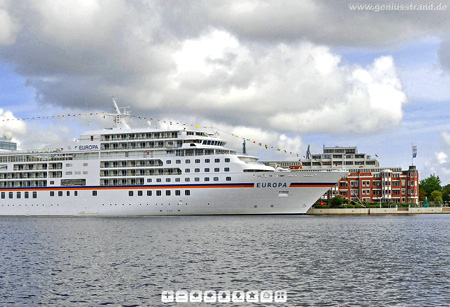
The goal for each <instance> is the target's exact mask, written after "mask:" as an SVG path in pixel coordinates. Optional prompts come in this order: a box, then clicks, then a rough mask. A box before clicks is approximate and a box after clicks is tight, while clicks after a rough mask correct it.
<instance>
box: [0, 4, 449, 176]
mask: <svg viewBox="0 0 450 307" xmlns="http://www.w3.org/2000/svg"><path fill="white" fill-rule="evenodd" d="M386 3H390V4H392V3H394V4H398V6H397V7H396V8H395V7H386V6H383V5H380V4H384V2H374V1H372V2H364V1H352V0H348V1H333V2H331V1H325V0H323V1H317V0H315V1H312V0H311V1H308V0H304V1H291V0H277V1H267V0H255V1H245V0H236V1H222V0H221V1H219V0H204V1H195V0H191V1H170V0H161V1H150V0H148V1H147V0H134V1H124V0H73V1H67V0H39V1H31V0H30V1H28V0H0V134H3V133H4V132H5V131H10V132H12V133H13V134H14V136H15V140H17V141H18V142H19V144H20V147H21V148H22V149H29V148H34V147H36V146H42V145H43V144H48V143H53V142H55V141H59V140H68V139H72V138H75V137H78V135H79V133H80V132H83V131H84V130H90V129H92V128H93V127H95V128H97V127H99V126H101V125H103V124H104V121H102V119H101V118H100V117H99V118H96V117H95V116H94V117H90V116H87V117H85V118H83V117H76V118H71V119H67V117H65V118H64V119H62V118H53V119H49V120H25V121H12V120H7V119H14V118H26V117H34V116H46V115H59V114H68V113H69V114H70V113H76V114H78V113H83V114H84V113H85V112H94V111H95V112H97V111H112V103H111V96H115V97H117V100H118V102H119V104H121V105H126V106H130V107H131V110H132V112H133V114H136V115H141V116H148V117H153V118H160V119H162V120H163V119H164V120H167V121H174V122H180V123H194V124H198V125H202V126H208V127H214V128H215V129H219V130H220V131H222V133H221V136H222V137H223V138H225V139H227V140H228V141H230V144H231V145H232V146H239V143H238V142H237V139H236V138H235V137H233V135H232V134H234V135H239V136H242V137H246V138H249V139H251V140H256V141H257V144H256V145H252V143H251V144H249V145H248V150H249V153H251V154H253V155H257V156H260V157H261V158H262V159H265V160H267V159H276V160H294V159H298V158H297V157H296V156H295V155H290V154H289V152H293V153H299V154H300V157H302V156H303V155H304V153H305V151H306V147H307V146H308V144H310V145H311V149H312V152H313V153H320V152H321V151H322V146H323V145H325V146H358V148H359V151H360V152H364V153H367V154H370V155H372V156H375V155H378V157H379V158H378V159H379V161H380V164H381V165H382V166H386V167H389V166H402V167H404V168H407V167H408V165H410V164H411V146H412V144H413V143H414V145H416V146H418V157H417V159H415V160H414V164H415V165H417V166H418V168H419V171H420V174H421V177H422V178H425V177H427V176H428V175H429V174H432V173H435V174H437V175H439V176H440V177H441V179H442V182H443V183H450V121H449V118H450V116H449V115H450V108H449V102H450V25H449V22H450V3H448V5H447V2H444V1H442V2H434V3H433V2H429V1H416V2H414V1H410V0H408V1H403V2H401V1H398V2H397V1H389V2H386ZM430 3H431V6H430ZM353 4H369V5H371V4H375V5H376V6H374V7H372V8H373V9H370V8H371V7H370V6H368V7H366V8H367V9H365V10H354V9H352V8H354V7H353ZM423 4H426V5H427V6H423ZM377 5H378V6H377ZM407 5H408V6H407ZM360 8H361V7H360ZM400 8H401V9H400ZM136 124H138V123H136ZM140 124H142V123H140ZM153 125H156V123H154V124H153ZM239 142H240V141H239ZM259 142H261V143H262V144H269V145H273V146H274V147H275V148H276V147H279V148H282V149H286V150H287V154H285V153H284V152H283V151H281V152H277V151H276V150H270V148H269V150H266V149H264V148H263V147H264V146H262V147H260V146H258V143H259ZM236 149H238V148H236Z"/></svg>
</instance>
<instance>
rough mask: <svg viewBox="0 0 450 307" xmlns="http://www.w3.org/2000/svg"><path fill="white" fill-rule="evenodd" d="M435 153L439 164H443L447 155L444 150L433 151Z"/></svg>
mask: <svg viewBox="0 0 450 307" xmlns="http://www.w3.org/2000/svg"><path fill="white" fill-rule="evenodd" d="M435 155H436V160H437V162H438V163H439V164H444V163H446V162H447V158H448V155H447V154H446V153H445V152H442V151H441V152H438V153H435Z"/></svg>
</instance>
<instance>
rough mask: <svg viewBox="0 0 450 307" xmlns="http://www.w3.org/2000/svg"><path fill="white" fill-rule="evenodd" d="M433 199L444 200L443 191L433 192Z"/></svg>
mask: <svg viewBox="0 0 450 307" xmlns="http://www.w3.org/2000/svg"><path fill="white" fill-rule="evenodd" d="M431 200H432V201H438V202H441V201H442V192H440V191H433V192H431Z"/></svg>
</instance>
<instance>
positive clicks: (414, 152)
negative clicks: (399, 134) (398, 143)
mask: <svg viewBox="0 0 450 307" xmlns="http://www.w3.org/2000/svg"><path fill="white" fill-rule="evenodd" d="M412 157H413V159H414V158H416V157H417V146H413V147H412Z"/></svg>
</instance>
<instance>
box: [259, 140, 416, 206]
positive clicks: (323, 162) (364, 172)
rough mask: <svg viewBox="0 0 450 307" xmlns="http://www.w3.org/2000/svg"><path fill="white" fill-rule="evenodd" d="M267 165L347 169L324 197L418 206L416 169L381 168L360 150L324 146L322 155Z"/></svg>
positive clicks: (307, 168) (304, 168) (411, 167)
mask: <svg viewBox="0 0 450 307" xmlns="http://www.w3.org/2000/svg"><path fill="white" fill-rule="evenodd" d="M264 163H265V164H267V165H272V166H280V167H289V168H291V169H292V170H297V169H299V170H300V169H303V170H316V169H317V170H320V169H346V170H348V171H349V174H348V175H347V177H345V178H342V179H341V180H340V181H339V182H338V184H337V185H336V186H334V187H333V188H331V189H330V191H329V192H328V193H327V194H325V195H324V196H323V198H325V199H327V198H332V197H334V196H336V195H341V196H342V197H344V198H346V199H348V200H349V201H356V202H358V201H367V202H393V203H416V204H417V203H418V202H419V172H418V171H417V169H416V167H415V166H410V167H409V169H408V170H403V169H402V168H401V167H380V166H379V162H378V161H377V160H376V159H374V158H371V156H369V155H367V154H363V153H358V148H357V147H324V148H323V153H322V154H313V155H311V158H310V159H305V160H302V161H271V162H264Z"/></svg>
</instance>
